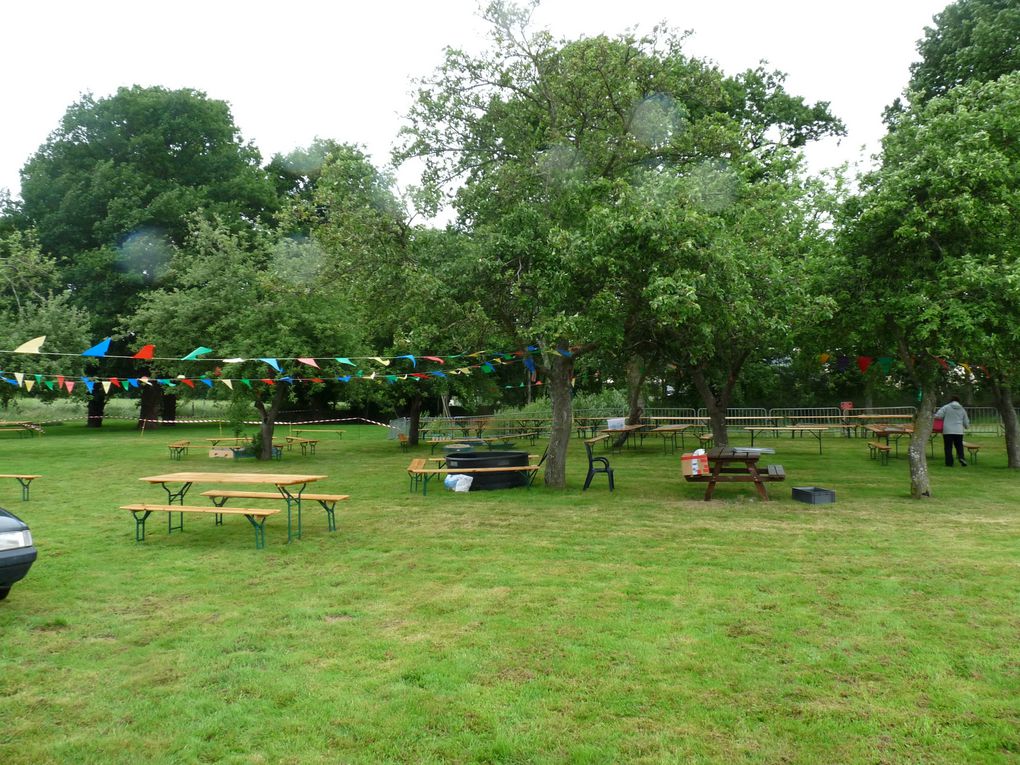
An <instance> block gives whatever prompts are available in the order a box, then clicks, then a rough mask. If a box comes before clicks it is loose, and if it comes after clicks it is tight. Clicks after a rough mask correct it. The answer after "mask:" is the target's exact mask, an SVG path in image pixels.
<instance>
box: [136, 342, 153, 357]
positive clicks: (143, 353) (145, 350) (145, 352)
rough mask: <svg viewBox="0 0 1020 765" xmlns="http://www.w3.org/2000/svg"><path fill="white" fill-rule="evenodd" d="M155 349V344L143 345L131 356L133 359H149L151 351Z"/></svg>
mask: <svg viewBox="0 0 1020 765" xmlns="http://www.w3.org/2000/svg"><path fill="white" fill-rule="evenodd" d="M155 350H156V346H155V345H143V346H142V349H141V350H140V351H138V353H136V354H135V355H134V356H132V357H131V358H133V359H151V358H152V355H153V352H154V351H155Z"/></svg>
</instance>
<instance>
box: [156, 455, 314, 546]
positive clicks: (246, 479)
mask: <svg viewBox="0 0 1020 765" xmlns="http://www.w3.org/2000/svg"><path fill="white" fill-rule="evenodd" d="M327 477H328V476H324V475H308V474H304V473H296V474H295V473H217V472H201V471H200V472H192V471H185V472H179V473H163V474H161V475H150V476H145V477H144V478H140V479H138V480H140V481H145V482H146V483H152V484H156V483H158V484H160V485H161V486H162V487H163V489H164V490H165V491H166V494H167V504H168V505H173V504H175V503H176V504H178V505H183V504H184V497H185V496H186V495H187V493H188V489H190V488H191V486H192V484H195V483H206V484H253V485H258V486H275V487H276V490H277V491H278V492H280V496H281V497H282V498H283V499H285V500H286V501H287V542H290V541H291V540H292V539H293V538H294V537H295V536H296V537H297V538H298V539H300V538H301V494H302V493H303V492H304V490H305V487H306V486H307V485H308V484H310V483H314V482H315V481H322V480H325V479H326V478H327ZM177 485H179V486H177ZM175 486H177V487H176V488H174V487H175ZM294 487H297V488H296V489H295V488H294ZM292 508H296V509H297V533H296V534H295V533H294V529H293V526H292V523H291V509H292ZM146 515H147V514H146ZM172 519H173V516H172V514H171V515H170V519H169V520H168V525H169V527H170V529H171V530H172V529H173V528H180V529H183V528H184V520H183V517H182V518H180V525H179V526H177V527H174V526H173V520H172ZM142 522H143V523H144V519H142Z"/></svg>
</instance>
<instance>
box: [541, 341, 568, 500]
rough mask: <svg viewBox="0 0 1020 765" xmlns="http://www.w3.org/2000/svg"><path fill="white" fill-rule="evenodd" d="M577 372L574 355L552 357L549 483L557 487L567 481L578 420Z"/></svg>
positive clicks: (548, 456)
mask: <svg viewBox="0 0 1020 765" xmlns="http://www.w3.org/2000/svg"><path fill="white" fill-rule="evenodd" d="M573 374H574V359H573V357H565V356H559V355H554V356H553V357H552V363H551V364H549V371H548V378H547V380H546V382H547V384H548V385H549V398H550V401H551V403H552V429H551V432H550V434H549V451H548V452H547V456H546V460H545V485H546V486H551V487H553V488H556V489H563V488H565V487H566V485H567V447H568V446H569V445H570V434H571V432H572V431H573V424H574V402H573V398H572V396H571V391H570V378H571V377H572V376H573Z"/></svg>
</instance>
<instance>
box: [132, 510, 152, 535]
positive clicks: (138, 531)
mask: <svg viewBox="0 0 1020 765" xmlns="http://www.w3.org/2000/svg"><path fill="white" fill-rule="evenodd" d="M151 514H152V511H151V510H145V511H139V510H132V511H131V515H133V516H134V517H135V541H136V542H142V541H144V540H145V519H146V518H148V517H149V516H150V515H151Z"/></svg>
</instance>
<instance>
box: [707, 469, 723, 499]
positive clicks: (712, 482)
mask: <svg viewBox="0 0 1020 765" xmlns="http://www.w3.org/2000/svg"><path fill="white" fill-rule="evenodd" d="M722 465H723V464H722V461H719V462H716V463H715V465H713V466H712V477H711V478H710V479H709V481H708V486H706V487H705V501H706V502H708V501H709V500H710V499H712V492H714V491H715V483H716V481H718V480H719V472H720V471H721V470H722Z"/></svg>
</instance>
